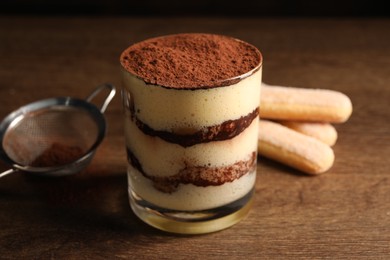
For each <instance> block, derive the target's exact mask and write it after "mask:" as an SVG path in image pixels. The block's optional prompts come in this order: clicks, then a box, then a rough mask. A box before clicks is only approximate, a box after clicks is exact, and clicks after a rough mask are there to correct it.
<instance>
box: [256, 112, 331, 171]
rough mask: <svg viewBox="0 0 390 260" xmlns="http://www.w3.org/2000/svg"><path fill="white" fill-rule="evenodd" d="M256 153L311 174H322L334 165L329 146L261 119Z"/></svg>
mask: <svg viewBox="0 0 390 260" xmlns="http://www.w3.org/2000/svg"><path fill="white" fill-rule="evenodd" d="M258 152H259V154H260V155H262V156H264V157H267V158H269V159H273V160H275V161H278V162H281V163H283V164H286V165H288V166H291V167H293V168H296V169H298V170H300V171H302V172H304V173H307V174H312V175H317V174H320V173H323V172H326V171H327V170H329V169H330V168H331V167H332V165H333V162H334V153H333V150H332V148H330V146H328V145H326V144H325V143H323V142H321V141H319V140H317V139H315V138H313V137H310V136H306V135H304V134H301V133H299V132H296V131H294V130H292V129H290V128H288V127H285V126H283V125H281V124H279V123H275V122H272V121H268V120H264V119H260V130H259V142H258Z"/></svg>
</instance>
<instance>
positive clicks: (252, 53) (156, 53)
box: [120, 33, 262, 89]
mask: <svg viewBox="0 0 390 260" xmlns="http://www.w3.org/2000/svg"><path fill="white" fill-rule="evenodd" d="M120 62H121V64H122V66H123V68H124V69H126V70H127V71H128V72H130V73H132V74H134V75H136V76H138V77H139V78H141V79H142V80H144V81H145V82H146V83H148V84H154V85H160V86H163V87H166V88H179V89H182V88H189V89H196V88H209V87H211V88H212V87H219V86H226V85H230V84H233V83H235V82H237V79H232V78H234V77H238V76H240V75H243V74H245V73H248V72H250V71H252V70H256V69H259V67H260V66H261V62H262V57H261V54H260V52H259V50H258V49H257V48H256V47H254V46H253V45H251V44H249V43H246V42H243V41H241V40H238V39H235V38H231V37H228V36H224V35H215V34H201V33H188V34H175V35H167V36H162V37H157V38H152V39H148V40H145V41H142V42H139V43H136V44H134V45H132V46H130V47H129V48H128V49H126V50H125V51H124V52H123V53H122V55H121V57H120Z"/></svg>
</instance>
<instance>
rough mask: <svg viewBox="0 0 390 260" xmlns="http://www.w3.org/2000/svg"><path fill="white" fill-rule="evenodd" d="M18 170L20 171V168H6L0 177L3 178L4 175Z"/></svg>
mask: <svg viewBox="0 0 390 260" xmlns="http://www.w3.org/2000/svg"><path fill="white" fill-rule="evenodd" d="M17 171H18V170H16V169H9V170H6V171H5V172H2V173H0V178H2V177H4V176H7V175H8V174H11V173H14V172H17Z"/></svg>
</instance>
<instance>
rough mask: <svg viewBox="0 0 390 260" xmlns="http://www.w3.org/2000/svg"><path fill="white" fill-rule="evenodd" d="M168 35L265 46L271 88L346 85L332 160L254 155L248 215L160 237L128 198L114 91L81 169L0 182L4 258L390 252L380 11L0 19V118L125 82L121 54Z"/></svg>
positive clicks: (389, 151) (387, 48)
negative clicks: (207, 230) (214, 227)
mask: <svg viewBox="0 0 390 260" xmlns="http://www.w3.org/2000/svg"><path fill="white" fill-rule="evenodd" d="M176 32H210V33H221V34H227V35H231V36H234V37H237V38H241V39H243V40H246V41H248V42H251V43H253V44H254V45H256V46H257V47H258V48H259V49H260V50H261V51H262V53H263V55H264V70H263V80H264V82H266V83H269V84H275V85H285V86H287V85H288V86H296V87H307V88H326V89H334V90H337V91H341V92H343V93H345V94H347V95H348V96H349V97H350V98H351V100H352V102H353V105H354V112H353V114H352V117H351V118H350V119H349V120H348V121H347V122H346V123H343V124H339V125H336V129H337V131H338V134H339V139H338V142H337V144H336V145H335V146H334V147H333V148H334V152H335V155H336V160H335V164H334V166H333V167H332V168H331V169H330V170H329V171H328V172H327V173H325V174H323V175H320V176H316V177H309V176H307V175H304V174H301V173H299V172H298V171H296V170H293V169H291V168H288V167H285V166H283V165H280V164H278V163H275V162H273V161H271V160H267V159H265V158H261V157H260V158H259V163H258V176H257V177H258V179H257V182H256V192H257V193H256V198H255V203H254V207H253V209H252V211H251V212H250V214H249V215H248V216H247V217H246V218H245V219H244V220H243V221H242V222H240V223H239V224H237V225H235V226H233V227H231V228H229V229H227V230H224V231H221V232H216V233H212V234H207V235H198V236H177V235H171V234H167V233H164V232H160V231H157V230H155V229H153V228H151V227H149V226H147V225H146V224H144V223H143V222H141V221H140V220H138V219H137V217H136V216H135V215H134V214H133V213H132V212H131V210H130V208H129V205H128V200H127V183H126V176H125V171H126V155H125V149H124V140H123V129H122V127H123V123H122V107H121V100H120V95H119V94H118V95H117V96H116V97H115V99H114V100H113V102H112V103H111V104H110V106H109V107H108V109H107V111H106V113H105V117H106V119H107V124H108V132H107V136H106V138H105V139H104V142H103V143H102V144H101V146H100V147H99V149H98V151H97V153H96V155H95V157H94V159H93V161H92V163H91V165H90V166H89V167H88V168H87V169H86V170H84V171H82V172H81V173H79V174H78V175H75V176H70V177H65V178H57V179H50V178H42V177H36V176H31V175H28V174H22V173H17V174H13V175H8V176H6V177H4V178H2V179H1V180H0V212H1V213H0V259H50V258H51V259H126V258H130V259H132V258H134V259H142V258H148V259H153V258H162V259H172V258H177V259H192V258H199V259H205V258H206V257H207V258H210V259H219V258H223V259H241V257H242V259H249V258H266V259H269V258H278V259H280V258H291V259H300V258H308V259H316V258H331V259H346V258H348V259H389V257H390V170H389V169H390V167H389V162H388V160H389V156H390V124H389V121H390V112H389V111H390V110H389V101H390V86H389V85H390V20H388V19H362V20H359V19H339V20H332V19H320V18H317V19H315V18H302V19H298V18H296V19H293V18H291V19H287V18H283V19H282V18H281V19H276V18H274V19H273V18H259V19H254V18H253V19H252V18H247V19H238V18H236V19H228V18H205V17H203V18H169V17H162V18H126V17H121V18H114V17H102V18H99V17H86V18H83V17H61V18H59V17H43V18H42V17H33V16H30V17H18V16H14V17H4V16H3V17H1V18H0V104H1V105H0V116H1V118H3V117H5V116H6V115H7V114H8V113H10V112H11V111H13V110H15V109H17V108H18V107H20V106H22V105H24V104H27V103H29V102H32V101H36V100H39V99H42V98H48V97H55V96H72V97H79V98H84V97H86V96H88V95H89V93H90V92H91V91H92V90H93V89H94V88H95V86H97V85H98V84H100V83H103V82H111V83H113V84H115V85H116V86H117V87H118V89H119V88H120V85H121V80H120V75H119V62H118V59H119V58H118V57H119V54H120V53H121V51H122V50H123V49H124V48H125V47H127V46H128V45H129V44H131V43H133V42H136V41H139V40H143V39H145V38H148V37H152V36H157V35H163V34H168V33H176ZM8 168H9V166H8V165H5V164H1V165H0V170H6V169H8Z"/></svg>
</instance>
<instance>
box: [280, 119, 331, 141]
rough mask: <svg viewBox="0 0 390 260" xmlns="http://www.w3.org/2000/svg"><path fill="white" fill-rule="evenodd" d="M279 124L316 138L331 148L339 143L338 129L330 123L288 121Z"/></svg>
mask: <svg viewBox="0 0 390 260" xmlns="http://www.w3.org/2000/svg"><path fill="white" fill-rule="evenodd" d="M278 123H280V124H282V125H284V126H287V127H288V128H290V129H293V130H295V131H297V132H300V133H302V134H305V135H308V136H311V137H314V138H316V139H318V140H320V141H322V142H324V143H325V144H327V145H329V146H333V145H334V144H335V143H336V141H337V131H336V128H335V127H334V126H333V125H331V124H329V123H319V122H298V121H287V120H282V121H278Z"/></svg>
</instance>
